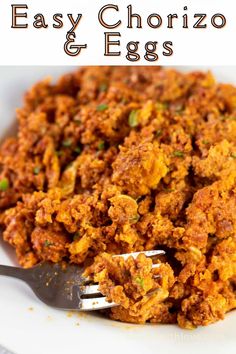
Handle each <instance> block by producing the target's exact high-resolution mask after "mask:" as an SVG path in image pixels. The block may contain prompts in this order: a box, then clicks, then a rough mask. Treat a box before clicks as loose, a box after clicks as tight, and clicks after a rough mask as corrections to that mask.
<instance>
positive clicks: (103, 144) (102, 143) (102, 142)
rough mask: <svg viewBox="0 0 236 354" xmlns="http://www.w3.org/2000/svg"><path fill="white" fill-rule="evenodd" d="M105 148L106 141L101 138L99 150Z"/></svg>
mask: <svg viewBox="0 0 236 354" xmlns="http://www.w3.org/2000/svg"><path fill="white" fill-rule="evenodd" d="M104 148H105V141H103V140H100V141H99V143H98V150H100V151H101V150H104Z"/></svg>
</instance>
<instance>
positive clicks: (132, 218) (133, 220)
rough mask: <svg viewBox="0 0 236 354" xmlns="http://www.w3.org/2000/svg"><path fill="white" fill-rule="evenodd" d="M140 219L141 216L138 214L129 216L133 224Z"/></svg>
mask: <svg viewBox="0 0 236 354" xmlns="http://www.w3.org/2000/svg"><path fill="white" fill-rule="evenodd" d="M139 219H140V216H139V215H138V214H137V215H134V216H132V217H131V218H129V221H130V222H131V223H132V224H135V223H136V222H138V221H139Z"/></svg>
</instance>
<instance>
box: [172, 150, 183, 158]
mask: <svg viewBox="0 0 236 354" xmlns="http://www.w3.org/2000/svg"><path fill="white" fill-rule="evenodd" d="M173 156H175V157H182V158H183V157H184V153H183V151H180V150H176V151H174V152H173Z"/></svg>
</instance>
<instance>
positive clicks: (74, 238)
mask: <svg viewBox="0 0 236 354" xmlns="http://www.w3.org/2000/svg"><path fill="white" fill-rule="evenodd" d="M80 236H81V234H80V231H77V232H76V233H75V234H74V236H73V240H74V241H76V240H78V239H79V238H80Z"/></svg>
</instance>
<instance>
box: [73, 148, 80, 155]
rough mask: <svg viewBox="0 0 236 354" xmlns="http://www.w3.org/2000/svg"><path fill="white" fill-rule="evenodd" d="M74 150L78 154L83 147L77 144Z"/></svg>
mask: <svg viewBox="0 0 236 354" xmlns="http://www.w3.org/2000/svg"><path fill="white" fill-rule="evenodd" d="M74 152H76V153H77V154H78V155H80V154H81V147H79V146H77V147H76V148H75V149H74Z"/></svg>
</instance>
